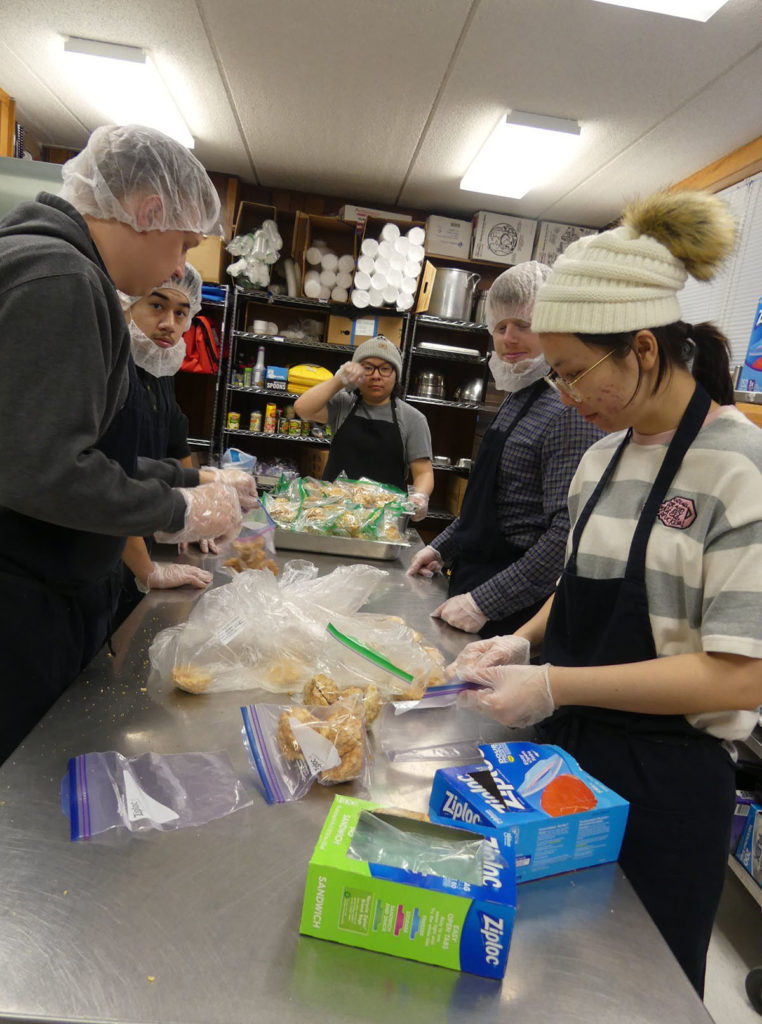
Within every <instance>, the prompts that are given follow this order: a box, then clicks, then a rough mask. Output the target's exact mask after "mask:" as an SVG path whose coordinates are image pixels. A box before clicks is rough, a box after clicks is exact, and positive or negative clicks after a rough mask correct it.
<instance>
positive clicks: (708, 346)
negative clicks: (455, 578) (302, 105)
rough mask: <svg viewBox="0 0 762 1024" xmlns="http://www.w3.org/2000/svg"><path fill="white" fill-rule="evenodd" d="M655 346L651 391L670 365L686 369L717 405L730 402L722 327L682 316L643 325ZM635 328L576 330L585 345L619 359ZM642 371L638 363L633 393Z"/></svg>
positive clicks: (727, 351)
mask: <svg viewBox="0 0 762 1024" xmlns="http://www.w3.org/2000/svg"><path fill="white" fill-rule="evenodd" d="M647 329H648V330H650V331H651V334H653V336H654V337H655V338H656V344H657V345H658V347H659V367H658V370H657V373H656V380H655V381H654V386H653V391H652V392H651V393H652V394H653V393H654V392H655V391H656V390H657V389H658V387H659V385H660V384H661V382H662V380H663V379H664V375H665V373H666V372H667V371H668V370H669V369H671V368H672V367H673V366H676V367H680V368H682V369H685V370H687V369H690V371H691V373H692V374H693V376H694V377H695V379H696V380H697V381H698V382H699V384H701V385H702V387H703V388H704V389H705V391H707V392H708V394H709V397H710V398H712V399H714V401H715V402H717V403H719V404H720V405H733V404H734V397H733V382H732V380H731V377H730V343H729V342H728V339H727V338H726V337H725V335H724V334H723V333H722V331H721V330H720V329H719V328H718V327H716V326H715V325H714V324H711V323H701V324H686V323H684V322H683V321H682V320H678V321H677V322H676V323H673V324H667V325H666V326H665V327H650V328H647ZM637 333H638V332H637V331H626V332H625V333H624V334H577V335H576V336H577V337H578V338H579V339H580V341H583V342H584V343H585V344H586V345H595V346H596V347H598V348H606V349H613V350H614V358H615V359H623V358H624V357H625V356H626V355H627V353H628V352H631V351H632V343H633V341H634V339H635V335H636V334H637ZM641 375H642V371H641V368H640V364H638V384H637V387H636V388H635V392H636V393H637V390H638V388H639V387H640V380H641Z"/></svg>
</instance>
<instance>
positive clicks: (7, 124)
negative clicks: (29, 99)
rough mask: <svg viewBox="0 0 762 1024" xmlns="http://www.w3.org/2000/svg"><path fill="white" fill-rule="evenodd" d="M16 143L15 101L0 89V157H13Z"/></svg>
mask: <svg viewBox="0 0 762 1024" xmlns="http://www.w3.org/2000/svg"><path fill="white" fill-rule="evenodd" d="M15 142H16V101H15V100H14V99H13V97H11V96H9V95H8V93H7V92H3V90H2V89H0V156H13V150H14V145H15Z"/></svg>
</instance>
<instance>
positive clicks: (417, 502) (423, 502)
mask: <svg viewBox="0 0 762 1024" xmlns="http://www.w3.org/2000/svg"><path fill="white" fill-rule="evenodd" d="M407 500H408V502H409V503H410V504H411V505H412V506H413V508H414V509H415V512H414V513H413V522H414V523H418V522H420V520H421V519H425V518H426V514H427V512H428V511H429V496H428V494H424V493H423V491H416V489H415V487H408V489H407Z"/></svg>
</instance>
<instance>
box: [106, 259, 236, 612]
mask: <svg viewBox="0 0 762 1024" xmlns="http://www.w3.org/2000/svg"><path fill="white" fill-rule="evenodd" d="M120 299H121V302H122V306H123V307H124V309H125V316H126V317H127V318H128V328H129V331H130V341H131V345H132V358H133V361H134V362H135V366H136V376H137V381H138V385H139V386H136V387H134V388H133V389H132V390H131V392H130V400H131V401H133V402H134V403H135V404H136V405H137V407H138V413H139V415H138V422H139V436H138V442H137V451H138V455H139V456H145V457H147V458H151V459H165V458H168V457H169V458H173V459H177V461H178V462H180V464H181V465H183V466H188V467H191V466H192V461H191V451H190V447H189V446H188V417H187V416H186V415H185V414H184V413H183V411H182V410H181V409H180V406H179V405H178V404H177V399H176V398H175V388H174V375H175V374H176V373H177V371H178V370H179V369H180V367H181V366H182V363H183V360H184V358H185V341H184V340H183V334H184V333H185V331H187V329H188V328H189V327H190V324H191V321H192V319H193V317H194V316H195V315H196V313H198V311H199V310H200V309H201V275H200V274H199V272H198V271H197V270H196V268H195V267H194V266H193V265H192V264H190V263H187V264H186V266H185V273H184V274H183V276H182V277H170V278H169V279H168V280H167V281H164V282H162V284H160V285H159V286H158V287H156V288H153V289H152V290H151V291H150V292H148V294H146V295H124V294H123V293H120ZM198 480H199V483H202V484H205V483H212V482H213V481H214V480H221V481H222V482H223V483H229V484H231V485H232V486H233V487H236V488H237V489H240V493H239V497H240V498H241V500H242V501H243V500H244V499H245V498H247V497H251V496H253V494H254V493H255V492H256V488H255V485H254V481H253V479H252V478H251V477H250V476H249V474H248V473H244V472H243V471H242V470H240V469H216V468H213V467H211V466H204V467H203V468H201V469H200V470H199V471H198ZM185 546H186V545H181V547H182V548H184V547H185ZM199 546H200V548H201V550H202V552H208V551H211V552H212V553H213V554H216V552H217V548H216V546H215V543H214V541H213V540H211V539H209V540H200V541H199ZM150 551H151V537H147V538H144V537H128V538H127V543H126V544H125V548H124V552H123V554H122V561H123V562H124V564H125V567H126V570H129V571H125V572H124V573H123V579H122V589H121V593H120V595H119V602H118V606H117V612H116V615H115V621H114V626H118V625H119V623H120V622H122V620H123V619H124V618H126V616H127V615H128V614H129V613H130V612H131V611H132V609H133V608H134V607H135V605H136V604H137V603H138V601H139V600H140V599H141V597H142V596H143V594H145V593H147V592H148V591H149V590H165V589H168V588H172V587H182V586H192V587H205V586H207V585H208V584H209V583H211V581H212V574H211V573H210V572H207V571H206V570H205V569H201V568H199V567H198V566H196V565H188V564H185V563H182V562H154V561H153V560H152V559H151V555H150Z"/></svg>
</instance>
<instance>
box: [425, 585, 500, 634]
mask: <svg viewBox="0 0 762 1024" xmlns="http://www.w3.org/2000/svg"><path fill="white" fill-rule="evenodd" d="M431 617H432V619H442V620H443V621H444V622H446V623H447V624H448V625H450V626H454V627H455V629H462V630H463V632H464V633H478V632H479V630H480V629H481V628H482V626H483V625H484V623H485V622H487V621H488V620H487V616H486V615H483V614H482V612H480V611H479V606H478V605H477V603H476V601H474V599H473V597H471V595H470V594H458V595H457V597H451V598H450V599H449V601H445V603H444V604H440V606H439V607H438V608H435V609H434V611H433V612H432V613H431Z"/></svg>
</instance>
